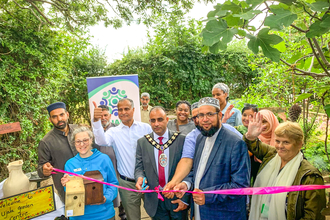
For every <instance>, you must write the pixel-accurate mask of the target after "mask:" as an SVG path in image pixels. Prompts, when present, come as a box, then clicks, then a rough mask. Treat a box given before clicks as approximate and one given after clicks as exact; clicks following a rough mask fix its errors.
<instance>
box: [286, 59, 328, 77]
mask: <svg viewBox="0 0 330 220" xmlns="http://www.w3.org/2000/svg"><path fill="white" fill-rule="evenodd" d="M280 60H281V61H282V62H283V63H284V64H286V65H287V66H289V67H290V68H291V69H293V70H295V71H299V72H301V73H302V74H301V73H296V72H295V73H294V74H295V75H303V76H304V75H307V76H311V77H315V78H317V77H325V76H328V75H327V74H318V73H313V72H308V71H305V70H302V69H299V68H296V67H295V65H291V64H290V63H288V62H286V61H285V60H283V59H282V58H280Z"/></svg>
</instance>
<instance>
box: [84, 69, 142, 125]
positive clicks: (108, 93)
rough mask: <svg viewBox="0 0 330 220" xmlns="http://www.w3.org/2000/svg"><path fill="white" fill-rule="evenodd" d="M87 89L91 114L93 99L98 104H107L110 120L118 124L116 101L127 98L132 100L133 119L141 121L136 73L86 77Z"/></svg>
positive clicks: (92, 111)
mask: <svg viewBox="0 0 330 220" xmlns="http://www.w3.org/2000/svg"><path fill="white" fill-rule="evenodd" d="M87 90H88V99H89V109H90V113H91V116H92V115H93V114H94V105H93V101H94V102H96V104H97V105H98V106H99V105H106V106H108V107H109V108H110V112H111V114H112V115H111V122H112V123H115V124H119V123H120V120H119V117H118V108H117V104H118V101H119V100H120V99H123V98H129V99H132V100H133V102H134V108H135V110H134V116H133V117H134V120H136V121H141V114H140V94H139V79H138V75H136V74H135V75H125V76H102V77H88V78H87Z"/></svg>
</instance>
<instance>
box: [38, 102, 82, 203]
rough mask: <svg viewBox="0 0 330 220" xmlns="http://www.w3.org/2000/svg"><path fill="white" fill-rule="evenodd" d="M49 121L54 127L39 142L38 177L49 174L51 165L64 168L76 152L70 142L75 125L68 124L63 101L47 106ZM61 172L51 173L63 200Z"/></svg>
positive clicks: (67, 114) (67, 115)
mask: <svg viewBox="0 0 330 220" xmlns="http://www.w3.org/2000/svg"><path fill="white" fill-rule="evenodd" d="M47 111H48V114H49V121H50V122H51V123H52V124H53V126H54V128H53V129H52V130H51V131H49V132H48V133H47V134H46V135H45V137H44V138H43V139H42V140H41V141H40V142H39V146H38V157H39V161H38V174H39V176H40V177H42V178H43V177H47V176H50V175H51V172H52V169H53V167H55V168H58V169H61V170H64V165H65V163H66V161H67V160H69V159H70V158H72V157H74V156H75V155H76V154H77V150H76V148H75V146H74V145H73V144H70V141H69V140H70V139H71V134H72V132H73V129H74V128H75V127H76V125H72V124H68V119H69V113H68V112H67V110H66V106H65V104H64V103H63V102H55V103H53V104H50V105H49V106H48V107H47ZM62 176H63V175H62V174H56V175H52V177H53V181H54V185H55V188H56V190H57V192H58V195H59V197H60V199H61V200H62V202H64V201H65V193H64V188H63V186H62V184H61V178H62Z"/></svg>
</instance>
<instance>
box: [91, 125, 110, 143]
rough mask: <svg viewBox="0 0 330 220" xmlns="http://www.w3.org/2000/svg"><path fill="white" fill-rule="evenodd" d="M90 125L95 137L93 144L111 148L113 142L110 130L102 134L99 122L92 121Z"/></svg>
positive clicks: (102, 130)
mask: <svg viewBox="0 0 330 220" xmlns="http://www.w3.org/2000/svg"><path fill="white" fill-rule="evenodd" d="M92 125H93V133H94V136H95V143H96V144H97V145H100V146H111V145H112V142H113V139H112V137H111V133H110V130H111V129H109V130H107V131H106V132H104V129H103V127H102V124H101V120H98V121H96V122H93V121H92Z"/></svg>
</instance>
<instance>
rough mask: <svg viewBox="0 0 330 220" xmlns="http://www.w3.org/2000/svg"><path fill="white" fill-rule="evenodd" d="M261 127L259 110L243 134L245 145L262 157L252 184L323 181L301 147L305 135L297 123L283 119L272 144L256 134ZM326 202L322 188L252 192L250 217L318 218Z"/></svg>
mask: <svg viewBox="0 0 330 220" xmlns="http://www.w3.org/2000/svg"><path fill="white" fill-rule="evenodd" d="M263 128H265V125H263V123H262V115H261V114H260V112H259V113H258V114H257V115H255V117H254V118H252V117H251V120H250V123H249V127H248V132H247V133H246V134H245V135H244V136H243V140H244V141H245V142H246V144H247V146H248V149H249V150H250V151H251V152H252V153H253V154H254V155H256V156H257V157H258V158H260V159H261V160H262V164H261V166H260V169H259V172H258V175H257V178H256V181H255V183H254V187H272V186H292V185H312V184H315V185H324V180H323V178H322V175H321V173H320V172H319V171H318V170H317V169H316V168H315V167H314V166H313V165H311V164H310V163H309V162H308V161H307V160H306V159H304V157H303V154H302V153H301V151H300V149H301V147H302V145H303V138H304V135H303V131H302V129H301V128H300V126H299V124H298V123H294V122H284V123H282V124H280V125H279V126H278V127H277V128H276V129H275V132H274V134H275V135H274V142H275V147H273V146H270V145H267V144H265V143H263V142H261V141H260V140H259V139H258V138H257V137H258V136H259V135H260V133H261V132H262V131H263ZM325 205H326V198H325V190H324V189H322V190H307V191H294V192H289V193H278V194H268V195H253V196H252V201H251V210H250V216H249V219H250V220H264V219H267V220H279V219H281V220H282V219H286V220H295V219H316V220H321V219H324V216H322V215H321V210H322V209H323V208H325Z"/></svg>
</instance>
